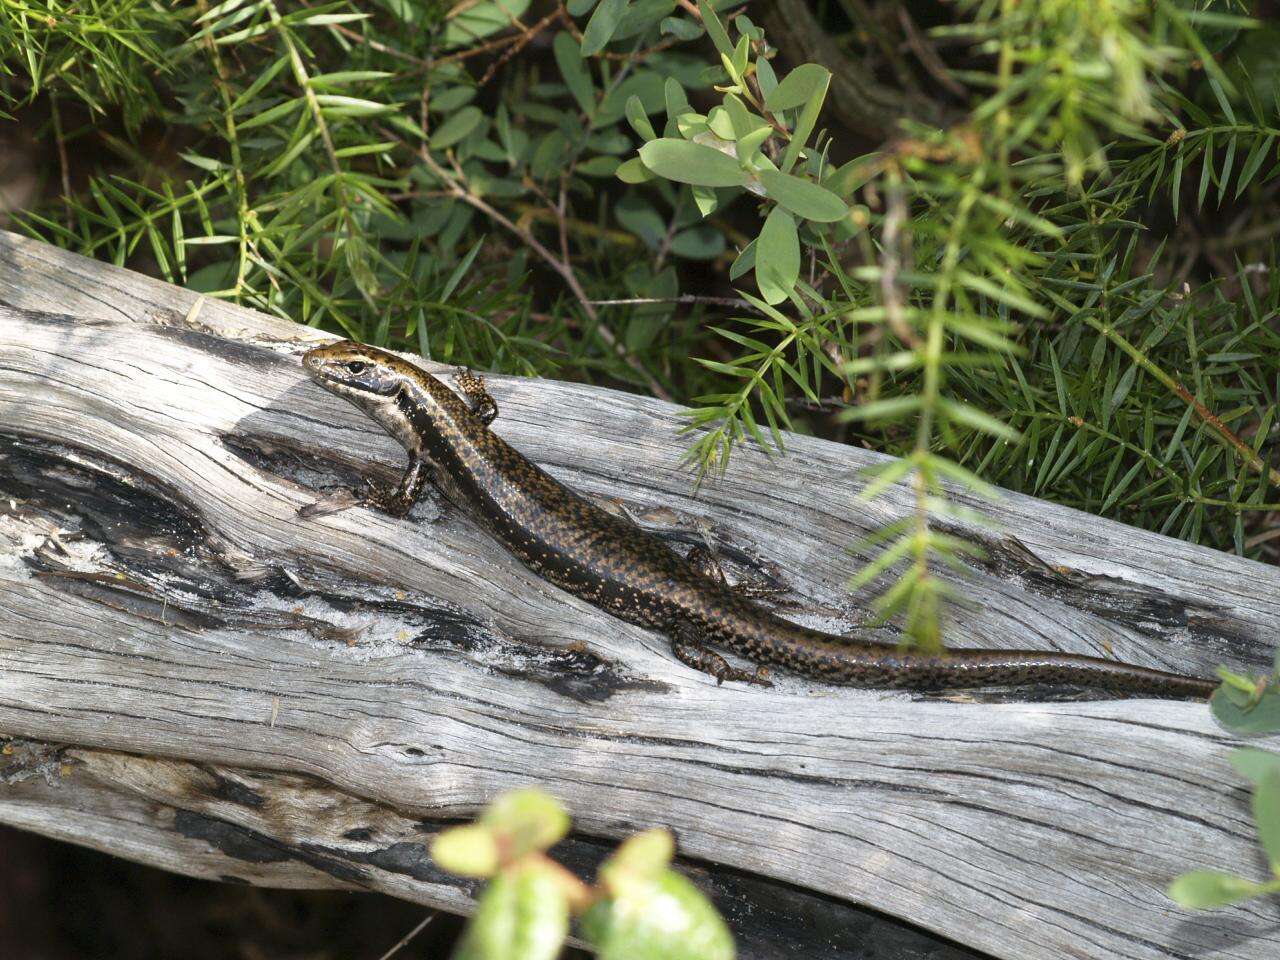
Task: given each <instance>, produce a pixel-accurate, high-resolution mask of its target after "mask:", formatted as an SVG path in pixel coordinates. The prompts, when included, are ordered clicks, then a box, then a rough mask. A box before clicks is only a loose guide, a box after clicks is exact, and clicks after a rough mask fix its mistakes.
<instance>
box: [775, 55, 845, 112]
mask: <svg viewBox="0 0 1280 960" xmlns="http://www.w3.org/2000/svg"><path fill="white" fill-rule="evenodd" d="M830 82H831V71H830V70H828V69H827V68H826V67H823V66H820V65H819V64H816V63H804V64H801V65H800V66H798V67H796V68H795V69H794V70H792V71H791V72H790V73H788V74H787V75H786V76H785V77H783V78H782V82H781V83H779V84H778V86H777V87H776V88H775V89H774V90H773V91H772V92H771V93H769V94H767V95H766V96H765V101H764V105H765V107H766V108H767V109H769V110H771V111H773V112H775V113H776V112H777V111H779V110H794V109H795V108H796V107H798V106H801V105H802V104H805V103H808V102H809V100H810V99H811V98H812V97H813V95H814V94H815V93H817V92H818V91H820V90H821V91H822V92H823V93H824V94H825V92H826V89H827V84H828V83H830Z"/></svg>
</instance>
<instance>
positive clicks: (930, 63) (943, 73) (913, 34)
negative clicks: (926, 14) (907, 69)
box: [898, 7, 968, 97]
mask: <svg viewBox="0 0 1280 960" xmlns="http://www.w3.org/2000/svg"><path fill="white" fill-rule="evenodd" d="M898 20H899V22H901V24H902V32H903V34H904V35H905V36H906V38H907V43H908V44H909V45H910V46H911V49H912V51H913V52H914V53H915V55H916V58H917V59H918V60H919V61H920V65H921V66H922V67H924V68H925V69H926V70H928V71H929V75H930V76H932V77H933V78H934V79H935V80H937V81H938V82H939V83H940V84H942V85H943V86H944V87H946V88H947V89H948V90H949V91H951V92H952V93H954V94H955V95H956V96H957V97H965V96H967V95H968V91H966V90H965V88H964V87H963V86H962V85H961V84H960V82H959V81H957V80H956V78H955V77H953V76H951V71H949V70H948V69H947V65H946V64H945V63H943V62H942V58H941V57H940V56H938V51H937V50H935V49H934V48H933V45H932V44H928V43H925V42H924V39H923V38H922V37H921V36H920V33H919V31H918V30H916V24H915V21H914V20H912V19H911V14H910V13H908V12H907V8H906V7H898Z"/></svg>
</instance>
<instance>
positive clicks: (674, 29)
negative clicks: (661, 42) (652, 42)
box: [660, 17, 703, 41]
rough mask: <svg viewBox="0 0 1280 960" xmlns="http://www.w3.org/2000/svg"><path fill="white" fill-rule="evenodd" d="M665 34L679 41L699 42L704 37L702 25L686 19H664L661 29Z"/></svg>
mask: <svg viewBox="0 0 1280 960" xmlns="http://www.w3.org/2000/svg"><path fill="white" fill-rule="evenodd" d="M660 29H661V30H662V32H663V34H666V35H669V36H672V37H675V38H676V39H677V40H686V41H687V40H697V39H698V38H699V37H700V36H702V33H703V30H702V25H701V24H698V23H695V22H694V21H693V20H686V19H685V18H684V17H664V18H663V19H662V25H661V28H660Z"/></svg>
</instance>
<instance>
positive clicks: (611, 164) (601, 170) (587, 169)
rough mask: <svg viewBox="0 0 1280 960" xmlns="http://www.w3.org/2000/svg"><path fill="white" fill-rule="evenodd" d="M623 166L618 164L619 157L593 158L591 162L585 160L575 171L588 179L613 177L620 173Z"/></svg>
mask: <svg viewBox="0 0 1280 960" xmlns="http://www.w3.org/2000/svg"><path fill="white" fill-rule="evenodd" d="M620 166H622V164H621V163H619V162H618V158H617V157H592V158H591V159H590V160H584V161H583V162H582V163H580V164H578V165H577V166H576V167H575V168H574V169H575V170H576V171H577V172H578V173H580V174H582V175H583V176H587V177H612V176H613V175H614V174H615V173H617V172H618V167H620Z"/></svg>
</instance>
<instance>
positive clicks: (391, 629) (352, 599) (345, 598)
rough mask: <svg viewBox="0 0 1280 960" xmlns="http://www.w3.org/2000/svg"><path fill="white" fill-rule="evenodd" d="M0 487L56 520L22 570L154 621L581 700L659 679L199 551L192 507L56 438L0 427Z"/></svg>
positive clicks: (422, 600)
mask: <svg viewBox="0 0 1280 960" xmlns="http://www.w3.org/2000/svg"><path fill="white" fill-rule="evenodd" d="M226 439H227V438H225V437H224V441H225V440H226ZM228 446H229V447H231V448H232V449H236V450H243V451H248V450H256V451H257V453H258V456H257V458H256V459H257V460H258V463H255V466H257V465H259V464H260V463H262V462H263V460H264V458H266V457H267V455H266V454H263V453H262V446H261V445H260V444H255V443H252V442H248V441H246V442H244V443H236V444H232V443H228ZM298 456H299V454H297V452H290V453H288V454H285V453H283V452H281V451H276V452H275V453H273V454H272V455H271V456H270V457H269V459H270V460H271V462H272V463H273V464H276V465H279V464H280V463H281V462H283V460H282V458H284V457H287V458H288V459H290V460H293V459H296V458H297V457H298ZM316 459H317V460H318V459H320V458H316ZM0 496H7V497H10V498H14V499H15V500H21V501H22V503H23V506H24V508H25V509H26V510H27V511H31V512H35V513H37V514H40V515H43V516H46V517H49V518H50V519H52V520H54V521H56V524H57V526H58V532H57V535H56V536H51V538H50V539H49V540H48V541H47V542H46V543H44V544H42V545H41V546H39V547H38V548H36V549H35V550H34V551H32V552H31V553H30V554H29V555H27V556H25V557H24V558H23V559H24V562H25V564H26V566H27V567H28V569H30V570H31V571H32V572H33V573H34V574H35V575H37V576H42V577H45V578H46V579H47V580H49V582H51V583H54V584H56V585H57V587H58V588H59V589H61V590H63V591H65V592H67V593H70V594H73V595H75V596H79V597H82V598H84V599H87V600H91V601H93V602H95V603H98V604H101V605H103V606H106V607H109V608H110V609H113V610H119V611H121V612H124V613H128V614H131V615H134V616H138V617H143V618H145V619H148V620H151V621H153V622H156V623H160V624H163V625H164V626H166V627H171V628H173V629H178V630H189V631H192V630H209V629H240V630H244V629H248V630H260V631H286V632H289V631H301V632H304V633H305V634H307V635H309V636H310V637H312V638H313V639H315V640H319V641H322V642H325V643H329V644H334V645H339V646H346V647H369V646H370V645H378V644H387V643H390V644H392V645H393V646H395V647H399V648H403V649H410V650H418V651H424V652H425V651H453V652H457V653H461V654H464V655H466V656H467V657H468V658H469V659H470V660H471V661H472V662H474V663H476V664H478V665H481V666H482V667H483V668H485V669H489V670H494V671H496V672H498V673H501V674H503V675H505V676H509V677H514V678H518V679H522V680H526V681H530V682H533V683H537V684H540V685H542V686H544V687H546V688H547V689H548V690H551V691H553V692H555V693H557V694H559V695H561V696H564V697H567V698H569V699H571V700H575V701H578V702H580V703H601V702H604V701H606V700H608V699H609V698H610V697H612V696H614V695H615V694H616V693H619V692H621V691H636V690H640V691H655V690H662V689H665V688H666V685H665V684H662V683H660V682H657V681H651V680H647V679H643V678H636V677H632V676H629V675H627V674H626V673H624V672H622V671H621V670H619V669H618V668H617V667H616V666H614V665H612V664H610V663H609V662H608V661H606V660H605V659H604V658H603V657H601V656H599V655H598V654H596V653H593V652H592V651H590V650H587V649H585V648H581V647H551V646H547V645H545V644H540V643H537V642H533V641H526V640H521V639H519V638H514V637H511V636H509V635H507V634H505V633H503V632H502V631H500V630H498V629H497V628H496V627H494V626H493V625H491V624H488V623H486V622H483V621H481V620H479V619H477V618H476V617H474V616H472V615H471V614H469V613H468V612H466V611H463V610H460V609H457V608H455V607H453V606H450V605H448V604H445V603H442V602H441V601H439V600H437V599H435V598H433V597H430V596H429V595H427V594H424V593H421V592H410V591H406V590H403V589H401V590H391V589H388V588H386V587H382V586H380V585H377V584H371V583H367V582H363V581H361V580H359V579H357V578H354V577H350V576H346V577H343V576H340V575H338V574H337V573H335V572H333V571H327V570H322V569H310V568H307V567H303V566H301V565H299V566H296V567H295V568H292V569H290V570H288V571H286V570H284V569H283V568H281V567H278V566H270V565H259V564H255V563H254V561H253V560H252V558H248V557H244V556H240V555H235V557H234V563H233V562H232V560H231V557H232V556H233V554H232V553H231V552H230V551H228V550H225V549H224V550H218V549H215V548H214V547H213V546H212V544H213V543H214V542H215V538H213V537H212V536H211V535H210V533H209V532H208V531H207V530H206V529H205V527H204V524H203V523H202V521H201V520H200V518H199V515H198V514H197V513H196V512H195V511H193V510H191V509H190V507H188V506H187V505H185V504H183V503H182V502H181V501H180V500H176V499H175V498H172V497H171V496H169V495H167V494H166V492H165V491H164V490H163V486H162V485H161V484H158V483H157V482H155V480H154V478H152V477H150V476H148V475H147V474H146V473H145V472H144V471H142V470H139V469H136V468H132V467H130V466H127V465H123V464H118V463H111V462H107V461H104V460H103V459H102V458H101V457H97V456H94V455H92V454H91V453H89V452H88V451H83V450H78V449H76V448H73V447H71V446H69V445H66V444H60V443H49V442H47V441H44V440H41V439H39V438H34V437H28V436H22V435H18V434H13V433H0ZM69 544H71V545H74V550H73V549H72V548H71V547H70V546H69Z"/></svg>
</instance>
